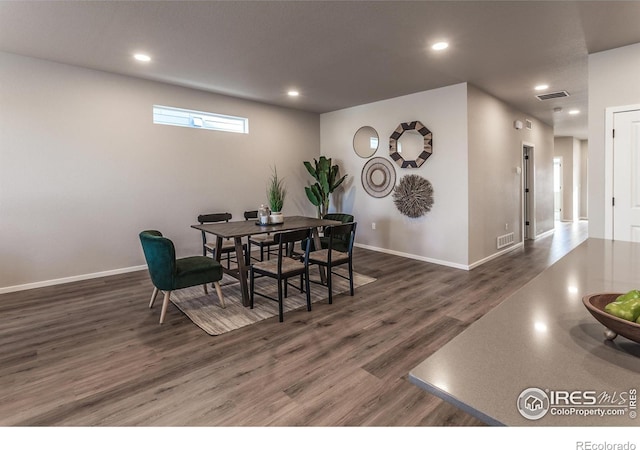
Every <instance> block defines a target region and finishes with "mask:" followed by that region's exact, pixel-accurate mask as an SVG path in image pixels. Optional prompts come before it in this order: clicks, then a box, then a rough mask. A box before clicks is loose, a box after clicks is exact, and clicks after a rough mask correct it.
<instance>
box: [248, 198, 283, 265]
mask: <svg viewBox="0 0 640 450" xmlns="http://www.w3.org/2000/svg"><path fill="white" fill-rule="evenodd" d="M244 218H245V220H254V221H257V220H258V210H257V209H256V210H254V211H245V212H244ZM275 244H276V242H275V241H274V240H273V235H272V234H271V233H267V234H257V235H255V236H249V237H248V238H247V253H248V254H249V256H250V257H251V259H253V260H255V261H264V251H265V248H266V249H267V259H271V254H272V253H273V254H274V255H275V250H274V251H273V252H272V250H271V246H275ZM252 245H257V246H258V247H259V248H260V259H258V258H255V257H253V256H251V246H252Z"/></svg>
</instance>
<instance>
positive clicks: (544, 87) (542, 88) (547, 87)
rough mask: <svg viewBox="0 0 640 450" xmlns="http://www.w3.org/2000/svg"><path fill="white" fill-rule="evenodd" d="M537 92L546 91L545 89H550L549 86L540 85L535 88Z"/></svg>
mask: <svg viewBox="0 0 640 450" xmlns="http://www.w3.org/2000/svg"><path fill="white" fill-rule="evenodd" d="M534 89H535V90H536V91H544V90H545V89H549V85H548V84H539V85H537V86H536V87H535V88H534Z"/></svg>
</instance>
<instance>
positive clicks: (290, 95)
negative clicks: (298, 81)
mask: <svg viewBox="0 0 640 450" xmlns="http://www.w3.org/2000/svg"><path fill="white" fill-rule="evenodd" d="M287 95H288V96H289V97H297V96H298V95H300V92H298V91H295V90H291V91H289V92H287Z"/></svg>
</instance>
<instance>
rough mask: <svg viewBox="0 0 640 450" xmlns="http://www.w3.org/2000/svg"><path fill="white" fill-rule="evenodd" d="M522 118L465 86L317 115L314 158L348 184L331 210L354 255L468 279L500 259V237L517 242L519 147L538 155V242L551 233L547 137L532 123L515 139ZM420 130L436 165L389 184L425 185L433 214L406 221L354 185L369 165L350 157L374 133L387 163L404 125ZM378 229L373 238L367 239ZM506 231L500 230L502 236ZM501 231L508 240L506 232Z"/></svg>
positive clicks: (547, 131) (548, 132)
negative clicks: (357, 138) (393, 259)
mask: <svg viewBox="0 0 640 450" xmlns="http://www.w3.org/2000/svg"><path fill="white" fill-rule="evenodd" d="M516 119H520V120H522V121H524V119H525V117H524V115H523V114H522V113H520V112H519V111H517V110H515V109H513V108H511V107H510V106H508V105H506V104H505V103H503V102H501V101H500V100H498V99H496V98H494V97H492V96H491V95H489V94H487V93H485V92H483V91H481V90H479V89H478V88H476V87H474V86H472V85H469V84H466V83H462V84H457V85H454V86H449V87H446V88H441V89H435V90H431V91H425V92H421V93H416V94H411V95H406V96H403V97H397V98H393V99H389V100H383V101H380V102H375V103H370V104H367V105H361V106H357V107H354V108H348V109H344V110H340V111H334V112H331V113H327V114H322V115H321V118H320V123H321V126H320V128H321V139H320V142H321V151H322V154H324V155H326V156H330V157H332V158H333V159H334V161H336V162H339V163H340V165H341V168H342V170H343V173H348V174H349V176H350V178H349V181H348V183H347V184H346V186H345V189H344V191H343V192H341V193H340V195H339V196H337V197H336V201H335V202H334V205H333V209H334V210H338V211H345V212H350V213H353V214H354V215H355V217H356V219H357V220H358V236H357V243H358V245H360V246H363V247H367V248H372V249H375V250H380V251H384V252H389V253H393V254H399V255H402V256H407V257H411V258H415V259H420V260H424V261H430V262H435V263H438V264H445V265H449V266H452V267H458V268H465V269H469V268H472V267H474V266H475V265H478V264H481V263H483V262H485V261H486V260H488V259H491V258H492V257H494V256H496V255H497V254H499V252H500V251H503V250H504V249H501V250H498V249H497V238H498V236H501V235H504V234H506V233H509V232H511V231H513V232H514V233H515V244H518V243H520V242H522V203H521V195H522V191H521V183H522V175H521V174H519V173H518V170H517V168H518V167H521V166H522V146H523V143H528V144H529V145H532V146H534V147H535V165H536V167H535V171H534V175H533V176H534V177H535V182H536V186H535V192H534V193H533V194H534V198H535V208H533V209H534V212H535V219H534V220H533V222H534V224H533V226H534V227H535V229H536V235H539V234H542V233H545V232H547V231H549V230H552V229H553V185H552V180H553V130H552V128H551V127H550V126H548V125H545V124H543V123H541V122H539V121H537V120H535V119H531V120H532V123H533V127H532V129H531V130H527V129H522V130H516V129H515V128H514V126H513V122H514V120H516ZM413 120H419V121H420V122H422V123H423V124H424V125H425V126H426V127H427V128H428V129H429V130H431V131H432V133H433V155H432V156H431V157H430V158H429V159H427V160H426V162H425V163H424V164H423V165H422V166H421V167H419V168H417V169H401V168H400V167H399V166H398V165H397V164H395V163H393V165H394V167H395V171H396V174H397V179H396V184H397V183H398V182H399V181H400V179H401V178H402V177H403V176H405V175H408V174H417V175H420V176H421V177H424V178H426V179H428V180H429V181H430V182H431V183H432V185H433V189H434V205H433V208H432V210H431V211H430V212H428V213H427V214H426V215H424V216H422V217H420V218H417V219H410V218H408V217H406V216H403V215H402V214H401V213H400V212H399V211H398V210H397V208H396V206H395V204H394V203H393V199H392V194H391V195H389V196H388V197H384V198H373V197H371V196H369V195H368V194H367V193H366V192H365V190H364V188H363V187H362V183H361V173H362V169H363V167H364V165H365V163H366V162H367V159H365V158H360V157H359V156H358V155H357V154H356V153H355V152H354V150H353V146H352V142H353V136H354V134H355V133H356V131H357V130H358V128H360V127H362V126H371V127H373V128H375V129H376V130H377V132H378V135H379V140H380V147H379V149H378V151H377V152H376V154H375V155H374V157H383V158H385V159H387V160H391V159H390V157H389V136H390V135H391V133H393V131H394V129H395V128H396V127H397V126H398V125H399V124H400V123H401V122H410V121H413ZM373 224H375V227H376V228H375V229H373ZM505 225H506V226H505ZM505 228H506V230H505Z"/></svg>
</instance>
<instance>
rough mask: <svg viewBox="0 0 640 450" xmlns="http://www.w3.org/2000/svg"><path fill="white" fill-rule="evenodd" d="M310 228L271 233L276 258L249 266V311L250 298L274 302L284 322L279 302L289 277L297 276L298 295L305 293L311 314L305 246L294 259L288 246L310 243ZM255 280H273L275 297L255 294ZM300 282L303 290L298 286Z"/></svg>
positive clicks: (285, 295)
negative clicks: (276, 290)
mask: <svg viewBox="0 0 640 450" xmlns="http://www.w3.org/2000/svg"><path fill="white" fill-rule="evenodd" d="M311 232H312V229H311V228H306V229H302V230H293V231H283V232H281V233H275V234H274V235H273V240H274V242H275V244H276V245H277V246H278V257H277V258H274V259H271V260H267V261H261V262H256V263H253V264H252V265H251V268H250V269H249V283H250V284H249V286H250V287H249V289H250V293H251V295H250V300H249V307H250V308H251V309H253V305H254V296H255V295H259V296H261V297H264V298H267V299H270V300H275V301H277V302H278V318H279V320H280V322H282V321H283V320H284V302H283V299H284V298H286V297H287V286H288V285H289V278H291V277H295V276H300V288H299V289H300V292H303V291H304V292H306V297H307V311H311V294H310V291H309V246H308V245H307V248H306V249H305V252H304V257H302V258H300V257H294V256H292V255H291V252H290V248H291V246H290V245H289V244H292V243H294V242H299V241H301V240H303V239H306V241H307V242H309V241H310V239H309V238H310V237H311ZM256 277H270V278H274V279H275V280H276V281H277V283H278V298H277V299H276V298H274V297H272V296H270V295H267V294H265V293H261V292H258V291H256V289H255V279H256ZM303 281H304V288H303V286H302V284H303Z"/></svg>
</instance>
